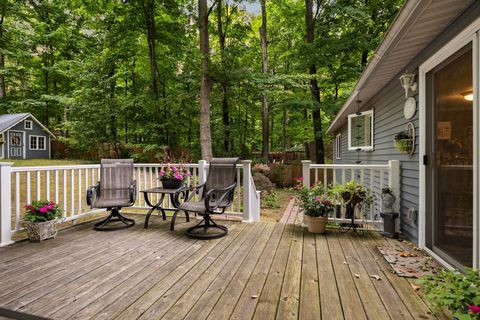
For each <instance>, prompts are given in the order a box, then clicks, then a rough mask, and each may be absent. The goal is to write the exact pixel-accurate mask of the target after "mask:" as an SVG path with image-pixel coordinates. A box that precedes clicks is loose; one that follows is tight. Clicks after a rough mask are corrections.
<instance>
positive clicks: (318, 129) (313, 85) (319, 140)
mask: <svg viewBox="0 0 480 320" xmlns="http://www.w3.org/2000/svg"><path fill="white" fill-rule="evenodd" d="M316 5H317V11H319V10H320V5H321V4H320V3H319V2H318V1H317V4H316ZM305 22H306V28H307V30H306V31H307V37H306V41H307V45H311V44H313V43H314V40H315V20H314V16H313V0H305ZM309 65H310V66H309V68H308V71H309V73H310V75H311V76H312V78H311V79H310V91H311V93H312V98H313V100H314V106H313V112H312V120H313V133H314V140H315V159H312V160H313V161H314V162H316V163H325V147H324V144H323V132H322V114H321V110H320V102H321V101H320V88H319V87H318V82H317V66H316V64H315V61H314V60H313V59H312V60H311V61H309Z"/></svg>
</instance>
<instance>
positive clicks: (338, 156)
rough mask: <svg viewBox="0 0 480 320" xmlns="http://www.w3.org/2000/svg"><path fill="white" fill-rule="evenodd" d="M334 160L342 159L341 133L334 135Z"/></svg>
mask: <svg viewBox="0 0 480 320" xmlns="http://www.w3.org/2000/svg"><path fill="white" fill-rule="evenodd" d="M335 160H342V134H341V133H339V134H337V135H336V136H335Z"/></svg>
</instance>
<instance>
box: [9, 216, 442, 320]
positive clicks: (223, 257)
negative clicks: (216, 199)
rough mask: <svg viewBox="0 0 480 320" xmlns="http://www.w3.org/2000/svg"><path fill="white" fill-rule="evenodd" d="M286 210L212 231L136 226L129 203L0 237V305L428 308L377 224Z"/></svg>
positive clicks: (64, 310) (324, 314)
mask: <svg viewBox="0 0 480 320" xmlns="http://www.w3.org/2000/svg"><path fill="white" fill-rule="evenodd" d="M294 210H295V209H294V208H290V215H289V216H287V217H285V219H284V221H282V222H285V223H286V224H283V223H268V222H260V223H252V224H245V223H240V222H234V221H222V222H221V223H223V224H225V225H227V226H228V227H229V234H228V236H227V237H224V238H222V239H217V240H211V241H199V240H194V239H189V238H188V237H186V236H185V234H184V233H185V230H186V228H187V227H189V226H191V225H193V223H195V222H191V223H185V222H182V220H181V219H180V220H179V223H178V224H177V227H176V230H175V232H170V231H169V229H168V227H169V221H162V220H161V219H158V220H155V223H154V224H152V226H151V227H150V228H149V229H144V228H143V226H142V223H141V222H142V219H143V216H139V215H132V217H134V218H135V219H136V220H137V225H136V226H135V227H133V228H130V229H126V230H121V231H116V232H108V233H105V232H96V231H94V230H92V223H86V224H82V225H78V226H75V227H72V228H69V229H67V230H64V231H61V232H60V234H59V236H58V238H57V239H55V240H49V241H45V242H43V243H40V244H34V243H28V242H21V243H18V244H14V245H11V246H7V247H4V248H0V288H1V289H0V306H1V307H5V308H7V309H10V310H15V311H18V312H26V313H32V314H35V315H39V316H44V317H48V318H51V319H76V320H80V319H97V320H98V319H210V320H215V319H222V320H223V319H259V320H268V319H301V320H304V319H329V320H330V319H362V318H363V319H367V318H369V319H434V318H435V317H434V316H432V315H431V314H430V310H429V308H428V306H427V305H426V304H425V302H424V301H423V300H422V298H421V297H420V296H419V295H418V294H417V293H416V292H415V291H414V289H413V288H412V287H411V285H410V282H409V281H408V280H406V279H404V278H400V277H398V276H396V275H394V274H392V273H391V272H390V266H389V265H388V263H386V262H385V261H384V260H383V258H382V257H381V255H380V254H379V252H378V250H377V249H376V246H377V245H381V244H385V243H388V241H387V240H385V239H384V238H382V237H381V236H380V235H379V234H378V233H375V232H369V233H367V234H366V235H364V236H362V237H358V236H355V235H352V234H348V235H346V234H339V233H338V231H337V230H335V229H329V230H328V233H327V234H326V235H312V234H310V233H308V231H306V230H305V228H304V227H302V226H301V225H298V224H291V222H294V221H295V222H296V223H298V221H297V220H295V219H293V216H294V215H291V214H292V211H294ZM154 219H156V218H155V217H154ZM183 221H184V220H183ZM289 222H290V223H289ZM372 274H376V275H379V276H380V278H381V280H375V279H373V278H371V275H372Z"/></svg>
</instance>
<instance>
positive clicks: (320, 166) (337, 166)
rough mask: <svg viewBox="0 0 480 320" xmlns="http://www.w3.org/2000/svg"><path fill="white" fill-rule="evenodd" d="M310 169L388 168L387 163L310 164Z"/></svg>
mask: <svg viewBox="0 0 480 320" xmlns="http://www.w3.org/2000/svg"><path fill="white" fill-rule="evenodd" d="M310 168H312V169H377V170H380V169H389V168H390V166H389V165H388V164H313V163H312V164H311V165H310Z"/></svg>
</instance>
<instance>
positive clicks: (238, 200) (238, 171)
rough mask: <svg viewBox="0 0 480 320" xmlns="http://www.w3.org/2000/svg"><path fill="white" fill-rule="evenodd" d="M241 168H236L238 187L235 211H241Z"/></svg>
mask: <svg viewBox="0 0 480 320" xmlns="http://www.w3.org/2000/svg"><path fill="white" fill-rule="evenodd" d="M241 174H242V173H241V169H237V181H238V184H239V185H238V187H237V213H241V211H242V207H241V203H242V195H241V191H240V190H241V187H242V186H241V185H240V184H241V181H242V180H241Z"/></svg>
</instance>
